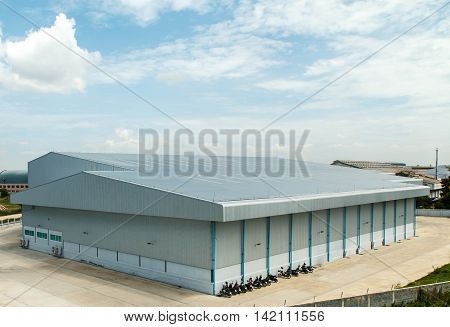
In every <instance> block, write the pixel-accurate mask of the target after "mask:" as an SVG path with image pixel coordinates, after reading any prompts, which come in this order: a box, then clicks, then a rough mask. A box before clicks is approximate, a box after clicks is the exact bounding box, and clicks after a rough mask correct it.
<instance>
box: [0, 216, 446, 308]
mask: <svg viewBox="0 0 450 327" xmlns="http://www.w3.org/2000/svg"><path fill="white" fill-rule="evenodd" d="M20 231H21V226H20V225H15V226H14V225H11V226H2V227H0V305H2V306H5V305H8V306H253V305H256V306H282V305H284V304H286V305H288V306H289V305H294V304H300V303H304V302H311V301H312V300H313V299H314V298H315V299H316V300H318V301H319V300H325V299H331V298H337V297H340V296H341V294H342V293H343V295H344V296H352V295H359V294H365V293H366V292H367V289H369V292H378V291H384V290H388V289H391V287H393V286H395V285H397V284H400V285H405V284H406V283H408V282H409V281H412V280H415V279H418V278H420V277H422V276H424V275H426V274H428V273H429V272H431V271H432V270H433V267H437V266H441V265H443V264H445V263H448V262H450V219H448V218H431V217H418V219H417V231H418V235H419V237H416V238H412V239H410V240H406V241H402V242H401V243H396V244H392V245H389V246H385V247H381V248H380V249H378V250H371V251H369V252H367V253H364V254H363V255H354V256H351V257H349V258H347V259H342V260H338V261H335V262H332V263H329V264H326V265H324V266H322V267H320V268H319V269H317V270H316V271H315V272H314V273H313V274H309V275H302V276H300V277H297V278H293V279H290V280H281V281H280V283H278V284H275V285H272V286H270V287H266V288H264V289H260V290H256V291H254V292H252V293H247V294H242V295H238V296H234V297H232V298H231V299H224V298H218V297H213V296H210V295H205V294H201V293H197V292H194V291H190V290H186V289H182V288H178V287H173V286H170V285H166V284H162V283H159V282H154V281H150V280H147V279H143V278H140V277H135V276H131V275H127V274H123V273H118V272H114V271H111V270H108V269H104V268H101V267H96V266H93V265H88V264H83V263H78V262H73V261H70V260H66V259H57V258H54V257H51V256H49V255H46V254H42V253H39V252H36V251H32V250H24V249H21V248H20V247H19V246H18V240H19V237H20Z"/></svg>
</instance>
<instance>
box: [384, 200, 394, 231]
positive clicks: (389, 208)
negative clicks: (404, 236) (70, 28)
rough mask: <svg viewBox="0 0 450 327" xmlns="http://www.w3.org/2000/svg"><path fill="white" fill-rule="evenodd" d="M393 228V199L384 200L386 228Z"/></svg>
mask: <svg viewBox="0 0 450 327" xmlns="http://www.w3.org/2000/svg"><path fill="white" fill-rule="evenodd" d="M388 228H394V201H389V202H386V229H388Z"/></svg>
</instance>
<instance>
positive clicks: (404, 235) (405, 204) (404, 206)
mask: <svg viewBox="0 0 450 327" xmlns="http://www.w3.org/2000/svg"><path fill="white" fill-rule="evenodd" d="M407 205H408V201H407V199H404V200H403V238H404V239H405V240H406V221H407V219H406V216H407V212H406V207H407Z"/></svg>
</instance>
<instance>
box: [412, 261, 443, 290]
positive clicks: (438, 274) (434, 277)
mask: <svg viewBox="0 0 450 327" xmlns="http://www.w3.org/2000/svg"><path fill="white" fill-rule="evenodd" d="M448 281H450V263H448V264H446V265H444V266H442V267H440V268H438V269H436V270H435V271H433V272H432V273H430V274H429V275H426V276H425V277H422V278H420V279H418V280H416V281H414V282H412V283H409V284H408V285H406V286H405V287H410V286H419V285H425V284H433V283H440V282H448Z"/></svg>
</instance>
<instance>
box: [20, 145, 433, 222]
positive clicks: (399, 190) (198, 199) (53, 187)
mask: <svg viewBox="0 0 450 327" xmlns="http://www.w3.org/2000/svg"><path fill="white" fill-rule="evenodd" d="M64 155H65V156H68V157H73V158H77V159H74V160H78V159H84V160H89V161H93V162H95V163H101V164H106V165H107V166H105V165H97V166H99V167H111V166H114V167H123V168H126V169H127V170H128V171H117V170H115V171H92V170H90V171H85V172H78V173H70V174H69V175H67V176H66V177H62V178H60V179H58V180H54V181H51V182H49V183H46V184H44V185H42V186H37V187H33V188H31V189H30V190H28V191H25V192H21V193H20V194H19V195H15V196H14V197H13V200H14V201H15V202H17V203H22V204H28V205H40V206H49V207H63V208H71V209H80V210H93V211H95V210H98V211H107V212H121V213H131V214H133V213H134V214H135V213H137V212H142V211H141V210H142V208H145V206H146V205H148V204H150V203H152V201H156V200H158V196H160V195H158V194H161V193H165V194H169V195H171V196H170V197H168V198H167V199H165V200H166V201H168V202H167V203H165V202H164V203H163V202H161V203H158V205H157V206H156V207H152V208H149V210H148V211H146V214H148V215H156V216H163V217H165V216H167V217H177V218H188V219H210V220H217V221H231V220H239V219H246V218H256V217H264V216H268V215H270V216H272V215H282V214H288V213H297V212H305V211H311V210H321V209H326V208H336V207H342V206H351V205H358V204H365V203H374V202H380V201H391V200H395V199H402V198H409V197H417V196H423V195H426V194H427V193H428V188H427V187H423V186H418V185H413V184H409V183H408V181H409V180H408V179H405V178H402V177H397V176H393V175H391V174H383V173H379V172H375V171H366V170H359V169H348V168H343V167H337V166H330V165H326V164H319V163H310V162H308V163H305V165H306V167H307V168H308V172H309V176H303V174H302V173H301V169H300V167H299V166H297V167H296V166H295V162H293V161H289V160H286V159H279V158H271V159H267V158H265V160H263V161H261V160H260V159H258V158H236V157H232V158H227V157H219V158H216V159H217V161H216V162H211V161H208V160H206V161H203V162H202V163H199V162H198V159H199V158H200V157H174V156H166V157H154V158H147V159H146V160H145V163H144V164H145V165H144V166H145V167H144V166H141V167H140V168H142V167H144V168H145V169H141V170H139V159H138V156H137V155H132V154H99V153H95V154H85V153H80V154H78V153H67V154H66V153H65V154H64ZM196 159H197V160H196ZM201 159H203V160H205V159H207V158H205V157H202V158H201ZM38 160H40V159H38ZM42 160H43V159H42ZM45 160H47V161H48V160H49V158H47V159H45ZM50 160H52V159H50ZM55 160H56V159H55ZM47 161H46V162H47ZM177 163H182V164H181V165H180V166H179V167H177V165H176V164H177ZM292 163H294V167H295V169H293V171H294V172H295V173H294V174H293V176H292V175H291V171H289V170H285V171H284V172H283V173H281V174H280V175H279V176H271V175H270V174H268V173H267V171H266V170H265V168H266V167H268V166H269V165H271V166H270V167H272V168H274V167H279V166H280V165H285V167H286V166H288V165H290V164H292ZM47 164H50V163H47ZM67 164H70V163H69V162H68V163H67ZM95 166H96V165H92V167H95ZM37 167H39V165H37ZM154 167H164V168H165V170H164V169H159V170H158V171H157V174H156V175H152V176H148V175H145V174H143V173H142V171H143V170H147V172H148V170H150V169H152V168H154ZM212 167H215V168H217V172H216V173H215V174H213V175H212V176H206V175H205V174H201V170H202V169H203V170H206V171H210V169H211V168H212ZM243 167H245V168H246V169H247V170H249V171H252V172H255V171H257V170H260V172H259V174H257V175H256V176H255V175H251V174H245V173H243V171H242V169H243ZM62 168H63V167H62ZM177 168H179V169H180V168H181V169H186V170H189V169H191V172H190V173H189V174H186V176H181V175H180V174H177V173H176V169H177ZM30 169H31V168H30ZM56 169H57V168H56ZM186 170H185V171H186ZM36 173H37V172H36ZM165 173H167V175H165ZM137 185H138V186H139V187H136V186H137ZM132 186H133V187H132ZM43 188H45V190H44V189H43ZM161 191H162V192H161ZM158 202H159V200H158ZM219 207H220V208H222V209H221V210H219V211H220V212H219V211H217V210H218V208H219ZM199 208H202V211H199V210H200V209H199Z"/></svg>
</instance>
